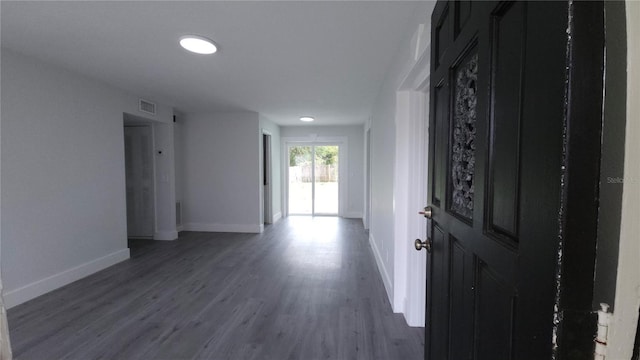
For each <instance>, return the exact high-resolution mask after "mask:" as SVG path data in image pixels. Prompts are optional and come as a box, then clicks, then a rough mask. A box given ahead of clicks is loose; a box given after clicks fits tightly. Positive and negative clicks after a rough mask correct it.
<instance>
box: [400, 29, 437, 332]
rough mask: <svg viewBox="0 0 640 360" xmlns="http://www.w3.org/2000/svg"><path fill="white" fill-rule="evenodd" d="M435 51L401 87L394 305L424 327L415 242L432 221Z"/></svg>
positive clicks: (422, 272) (421, 259)
mask: <svg viewBox="0 0 640 360" xmlns="http://www.w3.org/2000/svg"><path fill="white" fill-rule="evenodd" d="M418 31H419V30H418ZM429 54H430V46H429V45H426V46H425V48H424V51H423V52H422V54H421V55H420V56H418V60H417V61H416V62H415V63H414V64H413V66H412V67H410V68H409V69H408V71H407V73H406V76H405V77H404V79H403V81H402V82H401V85H400V86H399V87H398V90H397V92H396V114H395V128H396V147H395V151H396V153H395V173H394V184H393V188H394V189H393V194H394V195H393V199H394V204H395V208H394V253H393V255H394V262H393V264H394V269H393V270H394V271H393V275H394V279H393V280H394V283H393V285H394V293H393V301H392V305H393V309H394V311H395V312H401V313H403V314H404V316H405V319H406V321H407V324H409V325H410V326H424V310H425V302H426V298H425V294H426V279H425V276H426V255H425V254H424V252H416V251H415V250H414V249H413V247H412V246H411V243H412V240H413V239H416V238H420V239H424V238H425V237H426V235H427V234H426V227H427V223H426V221H425V219H424V218H422V217H420V216H418V215H417V212H418V211H419V210H421V209H422V207H424V206H425V205H427V199H428V197H427V183H426V182H427V180H426V179H428V171H427V149H428V146H427V144H428V120H429V119H428V117H429V114H428V101H429V100H428V99H429V98H428V91H429V87H428V85H429V71H430V66H429V60H430V58H429Z"/></svg>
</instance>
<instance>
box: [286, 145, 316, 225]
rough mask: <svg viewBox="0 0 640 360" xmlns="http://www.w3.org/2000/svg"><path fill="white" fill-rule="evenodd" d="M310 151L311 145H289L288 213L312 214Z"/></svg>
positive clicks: (311, 161)
mask: <svg viewBox="0 0 640 360" xmlns="http://www.w3.org/2000/svg"><path fill="white" fill-rule="evenodd" d="M312 152H313V147H312V146H289V214H292V215H300V214H304V215H311V214H313V203H312V199H313V183H312V180H313V175H312V172H313V167H312V166H313V157H312Z"/></svg>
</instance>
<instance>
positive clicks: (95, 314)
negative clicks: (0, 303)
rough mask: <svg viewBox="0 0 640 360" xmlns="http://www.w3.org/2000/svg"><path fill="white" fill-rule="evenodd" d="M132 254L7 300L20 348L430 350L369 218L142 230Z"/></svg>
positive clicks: (297, 353)
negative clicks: (390, 296) (171, 233)
mask: <svg viewBox="0 0 640 360" xmlns="http://www.w3.org/2000/svg"><path fill="white" fill-rule="evenodd" d="M130 247H131V254H132V258H131V259H130V260H127V261H125V262H123V263H120V264H117V265H115V266H112V267H110V268H108V269H105V270H103V271H101V272H99V273H96V274H94V275H92V276H90V277H87V278H85V279H82V280H80V281H77V282H74V283H72V284H69V285H68V286H65V287H63V288H61V289H58V290H56V291H54V292H51V293H49V294H46V295H43V296H41V297H39V298H37V299H34V300H31V301H29V302H27V303H25V304H22V305H19V306H16V307H14V308H12V309H10V310H9V311H8V316H9V327H10V334H11V341H12V345H13V352H14V356H15V358H16V359H18V360H20V359H24V360H27V359H34V360H46V359H82V360H87V359H278V360H285V359H305V360H306V359H384V360H393V359H402V360H411V359H422V358H423V346H424V330H423V329H422V328H410V327H408V326H407V325H406V323H405V321H404V319H403V317H402V316H401V315H399V314H393V313H392V311H391V306H390V305H389V302H388V301H387V297H386V295H385V292H384V287H383V284H382V281H381V279H380V275H379V273H378V270H377V269H376V265H375V261H374V259H373V255H372V253H371V249H370V247H369V244H368V240H367V233H366V232H365V231H364V229H363V227H362V223H361V221H360V220H349V219H340V218H333V217H315V218H312V217H289V218H286V219H283V220H281V221H279V222H278V223H276V224H274V225H270V226H267V227H266V229H265V232H264V233H262V234H232V233H201V232H183V233H181V234H180V238H179V239H178V240H177V241H173V242H159V241H131V244H130Z"/></svg>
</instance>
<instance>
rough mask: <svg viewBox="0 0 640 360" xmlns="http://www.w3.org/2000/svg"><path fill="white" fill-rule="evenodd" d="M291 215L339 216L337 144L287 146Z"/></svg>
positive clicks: (338, 151) (338, 152) (338, 149)
mask: <svg viewBox="0 0 640 360" xmlns="http://www.w3.org/2000/svg"><path fill="white" fill-rule="evenodd" d="M288 152H289V154H288V155H289V170H288V177H289V181H288V185H289V186H288V209H289V214H290V215H338V211H339V210H338V209H339V206H338V201H339V200H338V199H339V196H338V193H339V192H338V189H339V186H338V179H339V174H338V165H339V154H340V148H339V145H334V144H328V145H290V146H289V147H288Z"/></svg>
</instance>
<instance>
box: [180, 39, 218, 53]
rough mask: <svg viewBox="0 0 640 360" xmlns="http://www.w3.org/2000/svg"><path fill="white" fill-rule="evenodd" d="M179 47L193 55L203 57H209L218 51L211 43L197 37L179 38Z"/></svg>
mask: <svg viewBox="0 0 640 360" xmlns="http://www.w3.org/2000/svg"><path fill="white" fill-rule="evenodd" d="M180 46H182V47H183V48H185V49H186V50H189V51H191V52H193V53H196V54H203V55H210V54H213V53H215V52H216V51H218V48H217V47H216V44H214V43H213V41H211V40H209V39H207V38H206V37H203V36H198V35H185V36H183V37H181V38H180Z"/></svg>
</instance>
